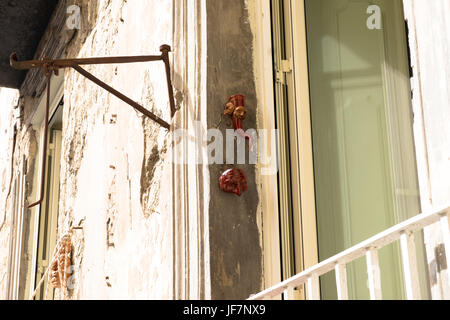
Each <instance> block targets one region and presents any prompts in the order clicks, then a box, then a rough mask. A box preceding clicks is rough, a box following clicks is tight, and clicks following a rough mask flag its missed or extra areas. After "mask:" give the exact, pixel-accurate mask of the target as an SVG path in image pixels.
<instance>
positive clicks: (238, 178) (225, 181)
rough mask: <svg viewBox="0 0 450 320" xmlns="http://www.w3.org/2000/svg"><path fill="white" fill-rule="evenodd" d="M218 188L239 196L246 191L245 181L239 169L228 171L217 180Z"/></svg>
mask: <svg viewBox="0 0 450 320" xmlns="http://www.w3.org/2000/svg"><path fill="white" fill-rule="evenodd" d="M219 187H220V189H221V190H222V191H225V192H228V193H234V194H237V195H238V196H240V195H241V194H242V192H244V191H246V190H247V179H246V178H245V175H244V172H243V171H242V170H240V169H235V168H233V169H228V170H227V171H225V172H224V173H223V174H222V175H221V176H220V178H219Z"/></svg>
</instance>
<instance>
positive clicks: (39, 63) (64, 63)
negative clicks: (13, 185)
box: [9, 44, 176, 208]
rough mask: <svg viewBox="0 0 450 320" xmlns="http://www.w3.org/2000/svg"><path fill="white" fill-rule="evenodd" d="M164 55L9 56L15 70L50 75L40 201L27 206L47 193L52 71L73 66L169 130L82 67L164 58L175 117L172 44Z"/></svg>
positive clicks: (168, 126) (156, 118)
mask: <svg viewBox="0 0 450 320" xmlns="http://www.w3.org/2000/svg"><path fill="white" fill-rule="evenodd" d="M159 49H160V51H161V55H159V56H156V55H153V56H122V57H99V58H80V59H49V58H42V59H41V60H28V61H18V58H17V54H16V53H12V54H11V55H10V57H9V61H10V64H11V66H12V67H13V68H14V69H17V70H27V69H34V68H43V69H44V72H45V76H46V78H47V85H46V86H47V90H46V91H47V93H46V94H47V97H46V98H47V101H46V106H45V119H44V121H45V123H44V130H45V132H44V146H43V148H44V149H43V152H42V161H41V163H42V168H41V181H40V182H41V183H40V186H41V187H40V196H39V200H38V201H36V202H35V203H33V204H31V205H30V206H28V208H31V207H34V206H37V205H39V204H41V203H42V202H43V201H44V193H45V179H44V178H45V166H46V159H47V131H48V121H49V119H48V118H49V109H50V78H51V75H52V73H55V74H56V75H57V74H58V70H59V69H61V68H73V69H74V70H76V71H77V72H78V73H80V74H81V75H83V76H84V77H86V78H88V79H89V80H91V81H92V82H94V83H96V84H97V85H98V86H100V87H102V88H103V89H105V90H106V91H108V92H110V93H111V94H113V95H115V96H116V97H117V98H119V99H121V100H122V101H124V102H125V103H127V104H129V105H130V106H132V107H133V108H134V109H136V110H137V111H139V112H141V113H142V114H144V115H145V116H147V117H149V118H150V119H152V120H153V121H155V122H157V123H158V124H159V125H161V126H162V127H164V128H166V129H167V130H170V124H169V123H167V122H166V121H164V120H163V119H161V118H160V117H158V116H157V115H155V114H154V113H152V112H150V111H149V110H147V109H145V108H144V107H143V106H141V105H140V104H138V103H137V102H135V101H133V100H132V99H130V98H128V97H127V96H125V95H124V94H122V93H120V92H119V91H117V90H115V89H114V88H112V87H111V86H109V85H107V84H106V83H104V82H103V81H101V80H100V79H98V78H97V77H95V76H94V75H93V74H91V73H89V72H88V71H86V70H85V69H83V68H82V67H80V66H81V65H92V64H119V63H136V62H150V61H162V62H164V65H165V71H166V80H167V89H168V93H169V103H170V114H171V117H173V116H174V114H175V112H176V108H175V100H174V95H173V87H172V81H171V77H170V61H169V52H170V51H171V49H170V46H169V45H166V44H164V45H162V46H161V47H160V48H159Z"/></svg>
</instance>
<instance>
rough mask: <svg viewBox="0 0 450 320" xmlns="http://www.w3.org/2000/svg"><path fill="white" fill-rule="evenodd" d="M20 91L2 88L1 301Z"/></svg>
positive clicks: (4, 289) (5, 280)
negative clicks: (15, 125)
mask: <svg viewBox="0 0 450 320" xmlns="http://www.w3.org/2000/svg"><path fill="white" fill-rule="evenodd" d="M17 100H18V91H17V90H14V89H6V88H0V110H1V112H0V300H3V299H7V298H8V287H7V286H8V271H9V243H10V240H11V237H10V233H11V223H12V219H11V218H12V217H11V214H8V213H10V212H11V207H12V203H11V201H10V197H9V196H8V195H9V194H10V193H11V188H12V184H13V174H14V173H13V170H11V169H12V168H11V165H12V163H11V161H12V149H13V144H14V122H15V121H14V108H15V107H16V106H17Z"/></svg>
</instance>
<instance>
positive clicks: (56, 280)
mask: <svg viewBox="0 0 450 320" xmlns="http://www.w3.org/2000/svg"><path fill="white" fill-rule="evenodd" d="M58 245H59V247H58V251H57V255H56V257H55V258H54V260H53V261H52V264H51V268H50V283H51V284H52V286H53V288H61V286H63V287H66V286H67V281H68V280H69V277H70V265H71V261H70V255H71V252H72V241H71V239H70V236H69V235H66V236H64V237H63V238H62V239H61V241H60V242H59V244H58Z"/></svg>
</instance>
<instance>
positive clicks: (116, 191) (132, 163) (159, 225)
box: [59, 0, 172, 299]
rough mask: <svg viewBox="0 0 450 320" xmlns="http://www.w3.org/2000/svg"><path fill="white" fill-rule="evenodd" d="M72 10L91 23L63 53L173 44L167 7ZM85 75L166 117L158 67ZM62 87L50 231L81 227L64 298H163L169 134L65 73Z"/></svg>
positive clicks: (103, 4) (155, 50)
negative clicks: (57, 191)
mask: <svg viewBox="0 0 450 320" xmlns="http://www.w3.org/2000/svg"><path fill="white" fill-rule="evenodd" d="M81 5H82V7H83V8H85V9H87V10H89V12H90V15H95V16H96V19H95V20H96V23H95V25H94V26H93V28H90V27H89V28H87V30H89V34H81V35H78V38H77V39H75V40H74V42H73V43H72V44H71V45H70V46H69V48H68V50H67V51H68V52H70V53H71V54H70V55H71V56H74V55H75V56H77V57H94V56H115V55H140V54H159V46H160V45H161V44H163V43H168V44H171V42H172V30H171V27H172V13H171V1H156V0H155V1H98V2H96V4H95V5H94V4H92V5H91V1H83V2H82V3H81ZM92 6H94V7H92ZM93 9H94V10H95V9H97V12H96V13H95V12H91V11H90V10H93ZM82 14H83V12H82ZM136 30H138V32H136ZM79 32H81V33H83V32H84V29H83V26H82V27H81V30H80V31H79ZM80 38H82V40H78V39H80ZM86 69H87V70H88V71H89V72H91V73H93V74H94V75H96V76H98V77H99V78H100V79H102V80H103V81H105V82H106V83H108V84H110V85H111V86H113V87H114V88H117V89H118V90H120V91H121V92H123V93H125V94H126V95H128V96H129V97H131V98H132V99H134V100H135V101H138V102H139V103H141V104H142V105H143V106H145V107H146V108H148V109H149V110H151V111H152V112H154V113H156V114H158V115H160V116H161V117H163V118H164V119H169V118H170V114H169V109H170V108H169V104H168V97H167V87H166V83H165V71H164V67H163V64H162V63H159V62H158V63H157V62H152V63H139V64H128V65H99V66H89V67H86ZM64 86H65V91H64V118H63V123H64V128H63V144H62V150H63V155H62V165H61V195H60V199H61V200H60V216H59V225H60V226H62V229H67V227H68V226H70V225H72V226H74V225H82V226H83V229H82V230H77V231H75V233H74V234H75V237H74V239H73V243H74V261H73V263H74V270H75V274H74V277H73V282H74V290H73V291H72V292H71V293H70V296H69V297H70V298H74V299H97V298H102V299H103V298H105V299H136V298H137V299H139V298H145V299H156V298H159V299H170V298H172V282H171V281H172V243H171V241H172V235H171V234H172V229H171V228H172V225H171V203H172V201H171V200H172V199H171V198H170V194H171V192H170V189H169V188H170V183H168V182H169V181H170V177H171V163H170V161H168V155H169V154H168V152H167V148H168V145H169V143H168V142H169V141H170V135H169V133H168V131H167V130H165V129H163V128H160V127H159V126H158V125H157V124H155V123H154V122H153V121H151V120H150V119H147V118H145V117H144V116H143V115H141V114H139V113H137V112H136V111H134V109H132V108H131V107H130V106H128V105H126V104H124V103H123V102H121V101H120V100H118V99H116V98H115V97H113V96H111V95H110V94H108V93H107V92H106V91H104V90H103V89H101V88H99V87H98V86H96V85H95V84H93V83H92V82H90V81H89V80H87V79H85V78H84V77H82V76H80V75H79V74H78V73H76V72H74V71H72V70H71V71H68V72H66V75H65V85H64Z"/></svg>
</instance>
